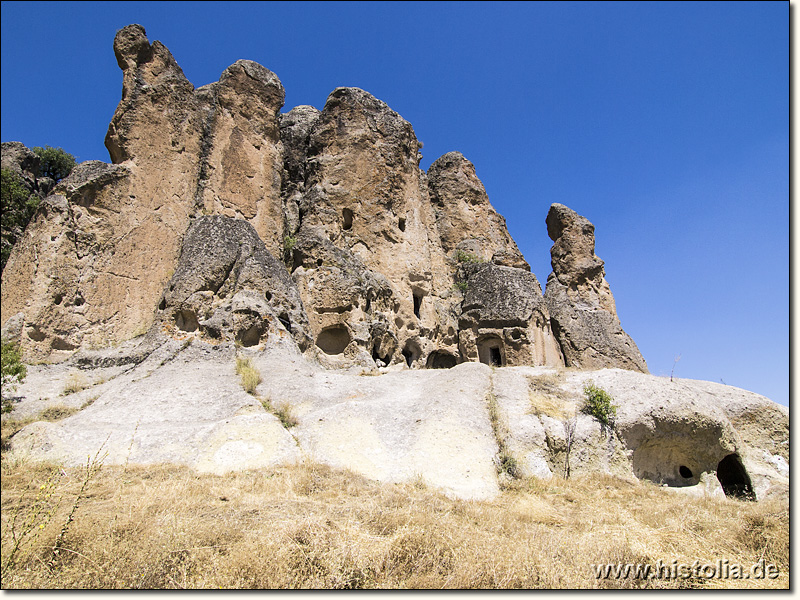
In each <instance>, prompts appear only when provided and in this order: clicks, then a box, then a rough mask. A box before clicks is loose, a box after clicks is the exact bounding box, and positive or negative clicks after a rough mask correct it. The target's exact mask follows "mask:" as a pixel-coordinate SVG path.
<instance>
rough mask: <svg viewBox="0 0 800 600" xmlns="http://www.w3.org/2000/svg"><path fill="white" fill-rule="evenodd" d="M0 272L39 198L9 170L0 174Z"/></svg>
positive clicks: (4, 266)
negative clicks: (0, 208)
mask: <svg viewBox="0 0 800 600" xmlns="http://www.w3.org/2000/svg"><path fill="white" fill-rule="evenodd" d="M0 205H2V216H0V235H1V236H2V240H1V241H0V272H2V270H3V269H5V268H6V261H8V256H9V254H11V248H13V247H14V244H16V243H17V239H18V237H19V236H20V235H21V234H22V232H23V231H24V230H25V227H26V226H27V225H28V222H29V221H30V220H31V218H32V217H33V214H34V213H35V212H36V207H37V206H39V197H38V196H37V195H36V194H31V192H30V191H29V190H28V189H27V188H26V187H25V185H24V184H23V183H22V179H20V177H19V175H17V174H16V173H14V171H12V170H11V169H3V170H2V172H0Z"/></svg>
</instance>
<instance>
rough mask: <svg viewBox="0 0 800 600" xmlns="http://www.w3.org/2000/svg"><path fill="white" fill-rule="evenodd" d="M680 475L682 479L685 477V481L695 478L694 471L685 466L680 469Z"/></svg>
mask: <svg viewBox="0 0 800 600" xmlns="http://www.w3.org/2000/svg"><path fill="white" fill-rule="evenodd" d="M678 473H680V474H681V477H683V478H684V479H691V478H692V477H694V474H693V473H692V470H691V469H690V468H689V467H685V466H683V465H681V466H680V467H678Z"/></svg>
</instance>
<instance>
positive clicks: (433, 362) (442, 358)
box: [426, 350, 458, 369]
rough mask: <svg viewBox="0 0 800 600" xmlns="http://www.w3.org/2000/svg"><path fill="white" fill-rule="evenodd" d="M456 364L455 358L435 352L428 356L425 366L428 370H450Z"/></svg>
mask: <svg viewBox="0 0 800 600" xmlns="http://www.w3.org/2000/svg"><path fill="white" fill-rule="evenodd" d="M457 364H458V360H457V359H456V357H455V356H453V355H452V354H450V353H449V352H444V351H442V350H436V351H434V352H431V354H430V356H428V364H427V365H426V366H427V367H428V368H429V369H452V368H453V367H455V366H456V365H457Z"/></svg>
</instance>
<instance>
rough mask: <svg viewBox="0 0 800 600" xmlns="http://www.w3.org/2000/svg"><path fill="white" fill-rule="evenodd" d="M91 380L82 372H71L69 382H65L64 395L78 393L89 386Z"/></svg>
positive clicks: (62, 393)
mask: <svg viewBox="0 0 800 600" xmlns="http://www.w3.org/2000/svg"><path fill="white" fill-rule="evenodd" d="M89 385H90V384H89V381H88V380H87V379H86V376H85V375H83V374H82V373H71V374H70V376H69V377H68V378H67V383H66V384H64V390H63V391H62V392H61V395H62V396H69V395H70V394H77V393H78V392H82V391H83V390H85V389H86V388H88V387H89Z"/></svg>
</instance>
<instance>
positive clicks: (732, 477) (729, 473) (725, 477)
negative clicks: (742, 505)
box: [717, 454, 756, 500]
mask: <svg viewBox="0 0 800 600" xmlns="http://www.w3.org/2000/svg"><path fill="white" fill-rule="evenodd" d="M717 479H719V483H720V485H721V486H722V491H723V492H725V495H726V496H728V497H729V498H738V499H739V500H755V499H756V494H755V491H753V484H752V482H751V481H750V475H748V474H747V469H745V468H744V465H743V464H742V459H741V458H740V457H739V455H738V454H728V456H726V457H725V458H723V459H722V460H721V461H719V464H718V465H717Z"/></svg>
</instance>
